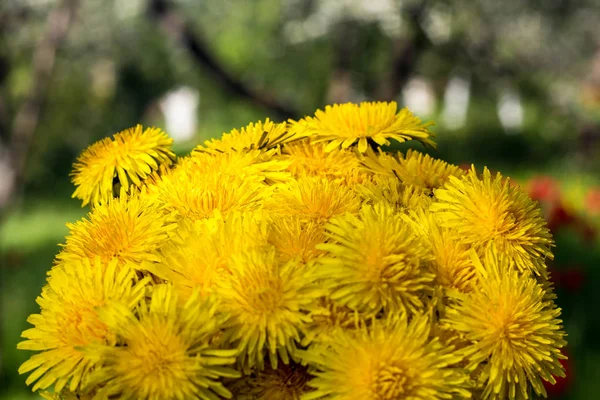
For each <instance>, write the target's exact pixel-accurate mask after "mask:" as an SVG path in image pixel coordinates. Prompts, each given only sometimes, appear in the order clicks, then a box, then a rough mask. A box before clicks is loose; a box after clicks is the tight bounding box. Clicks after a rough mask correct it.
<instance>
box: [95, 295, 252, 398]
mask: <svg viewBox="0 0 600 400" xmlns="http://www.w3.org/2000/svg"><path fill="white" fill-rule="evenodd" d="M98 314H99V315H100V318H101V319H102V321H103V322H104V323H105V324H106V325H107V326H109V327H110V328H111V329H112V330H113V331H114V332H116V333H117V338H118V345H117V346H88V347H87V348H86V350H85V351H86V352H88V353H89V354H91V356H92V357H96V358H98V359H99V360H101V361H102V364H101V365H100V366H99V367H98V368H97V369H96V370H95V371H94V373H93V374H92V376H91V378H90V382H89V388H90V389H93V388H96V387H97V388H99V389H98V397H99V398H119V399H190V398H201V399H217V398H218V397H217V396H216V395H219V396H221V397H224V398H228V399H229V398H231V393H230V392H229V391H228V390H227V389H226V388H225V387H224V386H223V384H222V383H221V382H220V380H219V379H220V378H221V377H230V378H236V377H239V376H240V375H239V373H238V372H237V371H235V370H234V369H231V368H228V367H226V366H227V365H230V364H233V363H234V362H235V355H236V353H237V350H236V349H219V348H213V347H212V346H211V345H210V341H211V339H212V338H213V336H214V335H215V334H216V333H217V332H218V331H219V329H220V324H221V322H222V319H221V318H220V317H219V316H218V315H217V303H216V302H215V301H213V300H212V299H210V298H207V299H201V298H200V296H199V294H198V292H196V293H195V294H194V295H192V296H191V297H190V298H189V299H188V300H187V301H186V302H185V303H184V304H183V305H182V304H181V302H179V301H178V298H177V294H176V292H175V290H174V289H173V287H172V286H170V285H159V286H156V287H155V289H154V290H153V292H152V297H151V299H150V300H147V301H142V302H141V304H140V305H139V306H138V307H137V309H136V310H135V313H134V312H133V311H131V310H129V309H127V308H124V307H122V306H121V305H119V304H110V305H108V306H106V307H103V308H102V309H99V310H98Z"/></svg>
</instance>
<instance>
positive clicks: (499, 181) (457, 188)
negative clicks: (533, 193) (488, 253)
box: [430, 167, 553, 276]
mask: <svg viewBox="0 0 600 400" xmlns="http://www.w3.org/2000/svg"><path fill="white" fill-rule="evenodd" d="M435 197H436V201H434V203H433V204H432V205H431V208H430V209H431V211H432V212H435V213H438V215H439V221H440V224H441V225H442V226H444V227H446V228H449V229H452V230H453V231H455V232H456V234H457V237H458V238H460V240H461V241H462V242H463V243H465V244H467V245H470V246H473V247H474V248H476V249H478V250H483V249H484V248H485V247H486V246H487V245H489V243H491V242H492V241H493V242H494V243H495V245H496V246H497V248H498V250H499V251H502V252H505V253H506V254H508V255H509V256H510V257H511V258H512V259H513V260H514V261H515V263H516V267H517V268H518V269H519V270H520V271H531V272H533V273H535V274H536V275H540V276H545V275H546V265H545V258H553V255H552V252H551V251H550V247H551V246H552V245H553V240H552V236H551V234H550V231H549V230H548V227H547V225H546V221H545V220H544V216H543V215H542V212H541V209H540V208H539V206H538V205H537V203H535V202H533V201H532V200H531V199H530V198H529V197H528V196H527V194H526V193H525V192H523V191H522V190H521V189H520V188H518V187H514V186H511V184H510V181H509V179H504V178H503V177H502V175H500V174H499V173H498V174H497V175H496V177H492V174H491V173H490V171H489V170H488V169H487V168H485V169H484V171H483V175H482V177H481V178H480V177H478V176H477V173H476V171H475V167H473V168H472V169H471V170H470V171H469V173H468V174H467V175H465V176H464V177H463V178H462V179H459V178H456V177H454V176H451V177H450V178H449V181H448V182H447V183H446V185H445V186H444V187H443V188H442V189H437V190H436V191H435Z"/></svg>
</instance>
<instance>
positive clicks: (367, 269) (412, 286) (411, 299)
mask: <svg viewBox="0 0 600 400" xmlns="http://www.w3.org/2000/svg"><path fill="white" fill-rule="evenodd" d="M325 228H326V229H327V235H328V237H329V238H330V239H331V240H330V242H329V243H326V244H322V245H320V246H319V247H318V248H320V249H322V250H325V251H327V253H328V254H327V255H326V256H325V257H323V258H321V259H320V260H319V263H320V264H322V266H323V267H322V268H321V269H320V270H319V273H318V278H319V279H321V280H322V282H321V285H322V286H323V287H324V288H326V289H327V290H328V293H329V296H330V297H331V299H332V300H334V301H336V302H337V303H338V304H340V305H345V306H348V307H350V308H351V309H354V310H358V311H368V312H372V313H374V314H377V313H379V312H380V311H382V310H385V311H387V312H411V313H414V312H418V311H421V310H423V309H424V306H425V305H424V303H423V300H422V294H423V293H424V292H425V291H426V290H427V289H428V288H431V286H432V282H433V279H434V275H433V274H431V273H429V272H427V270H426V263H427V262H429V261H430V260H431V255H430V253H429V249H428V248H427V246H426V245H424V243H423V242H422V239H421V238H420V237H418V236H416V235H415V234H414V233H413V231H412V228H411V227H410V226H409V225H408V224H407V223H406V222H405V221H404V220H403V219H402V216H401V215H400V214H398V213H395V212H394V210H393V209H392V208H391V207H390V206H389V205H386V204H380V205H378V206H375V207H371V206H365V207H363V209H362V210H361V212H360V214H359V215H358V216H353V215H349V214H347V215H344V216H342V217H338V218H335V219H333V220H332V221H331V222H330V223H329V224H327V225H326V227H325Z"/></svg>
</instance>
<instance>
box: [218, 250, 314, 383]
mask: <svg viewBox="0 0 600 400" xmlns="http://www.w3.org/2000/svg"><path fill="white" fill-rule="evenodd" d="M230 265H231V267H232V274H231V277H230V279H229V280H228V281H226V282H225V284H223V285H222V286H221V287H220V288H219V290H218V292H217V293H218V297H219V299H220V300H221V303H222V309H223V311H224V312H227V313H228V314H229V315H230V316H231V319H230V321H229V323H228V325H227V328H226V330H225V331H224V335H223V340H224V341H225V342H226V343H230V344H231V345H234V346H236V347H238V348H239V349H240V351H241V353H240V356H239V363H240V366H241V367H242V369H243V370H244V371H245V372H248V371H249V370H250V369H251V368H253V367H255V368H257V369H259V370H261V369H263V365H264V357H265V355H267V356H268V358H269V360H270V362H271V366H272V367H273V368H277V361H278V356H279V357H280V358H281V359H282V360H283V362H284V363H285V364H288V363H289V357H290V355H293V354H294V352H295V350H296V344H297V343H299V342H300V340H301V333H302V332H303V331H304V327H305V325H306V324H307V323H308V322H309V321H310V317H308V315H307V309H308V308H309V307H310V306H311V304H312V303H313V302H314V301H315V299H316V298H317V296H318V292H317V290H316V289H315V286H314V279H313V274H314V268H312V267H310V266H301V265H299V264H298V263H297V262H296V261H290V262H288V263H285V264H282V263H280V262H279V260H278V257H277V253H276V252H275V251H274V249H264V250H262V251H258V250H257V251H250V252H246V253H245V254H242V255H240V256H238V257H234V259H233V262H232V263H230Z"/></svg>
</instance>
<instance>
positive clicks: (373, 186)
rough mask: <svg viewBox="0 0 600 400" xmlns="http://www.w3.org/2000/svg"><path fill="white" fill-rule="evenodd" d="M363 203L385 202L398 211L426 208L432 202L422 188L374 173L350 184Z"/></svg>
mask: <svg viewBox="0 0 600 400" xmlns="http://www.w3.org/2000/svg"><path fill="white" fill-rule="evenodd" d="M352 188H353V189H354V191H355V192H356V193H358V194H359V196H360V197H361V198H362V200H363V203H365V204H379V203H386V204H389V205H391V206H392V207H394V209H396V210H397V211H399V212H406V211H408V210H418V209H428V208H429V206H430V205H431V203H432V200H431V197H429V196H428V195H427V194H426V193H425V191H424V190H423V188H419V187H416V186H412V185H405V184H403V183H402V181H400V180H399V179H398V178H396V177H390V176H387V175H375V176H372V177H371V178H370V179H369V180H367V181H365V182H363V183H360V184H357V185H354V186H352Z"/></svg>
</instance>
